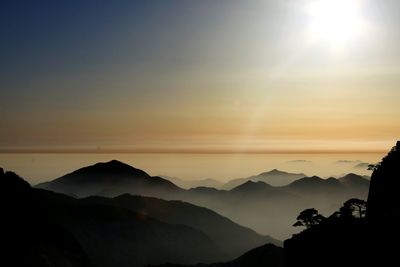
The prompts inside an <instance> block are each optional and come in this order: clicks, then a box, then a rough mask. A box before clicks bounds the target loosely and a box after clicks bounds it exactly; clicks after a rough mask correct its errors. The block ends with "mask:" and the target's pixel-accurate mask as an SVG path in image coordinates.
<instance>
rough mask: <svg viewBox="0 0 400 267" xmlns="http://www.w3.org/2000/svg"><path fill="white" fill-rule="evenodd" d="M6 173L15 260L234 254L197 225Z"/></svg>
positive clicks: (85, 262)
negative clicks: (53, 188) (48, 187)
mask: <svg viewBox="0 0 400 267" xmlns="http://www.w3.org/2000/svg"><path fill="white" fill-rule="evenodd" d="M0 176H1V177H0V183H1V187H0V190H1V198H2V202H1V203H2V205H3V206H4V207H2V208H3V209H2V210H3V213H2V214H3V220H2V221H3V222H2V227H1V230H0V231H1V234H2V241H3V242H6V244H7V246H6V248H5V251H6V252H7V253H6V255H7V257H10V258H11V259H10V260H12V261H9V262H13V263H15V266H45V267H46V266H66V267H67V266H78V267H80V266H82V267H83V266H85V267H86V266H93V267H109V266H119V267H125V266H126V267H128V266H144V265H146V264H161V263H164V262H168V261H173V262H178V263H182V264H194V263H197V262H215V261H222V260H227V259H230V258H231V257H229V256H228V255H226V254H225V253H224V252H223V251H222V250H221V249H220V248H219V246H218V245H216V244H215V242H213V241H212V240H211V239H210V238H209V237H208V236H207V235H206V234H205V233H203V232H202V231H200V230H197V229H195V228H193V227H190V226H187V225H183V224H181V223H179V224H172V223H167V222H162V221H160V220H157V219H155V218H152V217H150V216H148V215H145V214H143V213H139V212H135V211H132V210H129V209H126V208H123V207H119V206H116V205H113V204H112V203H110V204H107V203H106V202H104V203H88V202H87V201H86V200H82V199H76V198H73V197H69V196H67V195H63V194H60V193H54V192H51V191H47V190H43V189H34V188H31V187H30V185H29V184H28V183H26V182H25V181H24V180H23V179H22V178H20V177H18V176H17V175H15V174H13V173H9V172H7V173H4V172H3V171H1V174H0ZM110 202H112V200H110ZM5 203H6V205H4V204H5ZM215 216H217V215H215ZM5 218H7V219H5ZM221 220H222V219H221ZM232 225H234V224H233V223H232ZM232 225H231V227H234V226H232ZM235 226H236V230H237V229H239V230H237V231H238V232H240V231H242V232H244V234H243V235H242V237H244V236H246V234H248V235H249V236H250V235H251V234H253V238H255V239H256V238H257V237H258V238H260V239H261V240H264V239H263V238H262V237H261V236H258V235H257V234H255V233H254V232H252V231H250V230H246V229H244V228H241V227H240V226H237V225H235ZM246 231H247V232H246Z"/></svg>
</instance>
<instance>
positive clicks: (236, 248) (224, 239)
mask: <svg viewBox="0 0 400 267" xmlns="http://www.w3.org/2000/svg"><path fill="white" fill-rule="evenodd" d="M82 202H83V203H90V204H92V205H95V204H103V205H112V206H115V207H120V208H125V209H128V210H131V211H134V212H137V213H139V214H143V215H144V216H150V217H152V218H156V219H157V220H160V221H163V222H167V223H170V224H180V225H186V226H189V227H192V228H194V229H197V230H200V231H201V232H203V233H204V234H206V235H207V236H208V237H209V238H210V239H211V240H212V241H213V242H214V243H215V244H216V245H217V246H218V247H219V248H220V249H221V250H222V251H223V252H224V254H225V255H227V258H226V259H233V258H235V257H238V256H239V255H241V254H243V253H244V252H246V251H248V250H250V249H251V248H254V247H257V246H260V245H262V244H266V243H273V244H276V245H281V242H280V241H277V240H275V239H273V238H271V237H268V236H261V235H259V234H257V233H256V232H254V231H253V230H251V229H249V228H245V227H243V226H240V225H238V224H236V223H234V222H233V221H231V220H229V219H227V218H225V217H223V216H221V215H219V214H218V213H216V212H214V211H212V210H210V209H206V208H202V207H198V206H195V205H192V204H190V203H186V202H182V201H166V200H162V199H157V198H151V197H141V196H132V195H129V194H125V195H121V196H118V197H115V198H113V199H108V198H103V197H89V198H86V199H82Z"/></svg>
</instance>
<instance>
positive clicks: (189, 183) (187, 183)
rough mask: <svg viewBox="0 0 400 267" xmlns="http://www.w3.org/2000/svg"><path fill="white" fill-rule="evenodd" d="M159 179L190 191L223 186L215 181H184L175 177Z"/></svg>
mask: <svg viewBox="0 0 400 267" xmlns="http://www.w3.org/2000/svg"><path fill="white" fill-rule="evenodd" d="M161 177H162V178H164V179H167V180H168V181H170V182H172V183H174V184H176V185H177V186H179V187H181V188H185V189H190V188H195V187H214V188H220V187H221V186H222V185H223V183H222V182H220V181H218V180H215V179H200V180H184V179H180V178H177V177H169V176H161Z"/></svg>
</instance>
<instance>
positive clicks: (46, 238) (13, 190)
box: [0, 168, 93, 267]
mask: <svg viewBox="0 0 400 267" xmlns="http://www.w3.org/2000/svg"><path fill="white" fill-rule="evenodd" d="M0 200H1V202H0V203H1V210H2V220H1V227H0V235H1V240H2V243H3V245H4V246H3V248H2V257H1V262H2V264H5V265H11V266H21V267H28V266H29V267H51V266H60V267H69V266H76V267H92V266H93V265H92V264H91V262H90V259H89V257H88V255H87V254H86V253H85V251H84V250H83V249H82V247H81V246H80V244H79V242H78V241H77V240H76V238H75V237H74V236H73V235H72V234H71V233H70V232H68V231H67V230H66V229H65V228H64V227H63V226H62V225H61V224H59V222H57V220H55V219H54V218H53V217H52V216H51V214H49V212H48V211H47V210H46V208H45V207H42V206H41V205H40V204H39V202H38V201H37V199H36V197H35V194H34V192H33V190H32V188H31V187H30V185H29V184H28V183H27V182H25V181H24V180H23V179H22V178H21V177H19V176H18V175H16V174H15V173H12V172H4V171H3V169H1V168H0Z"/></svg>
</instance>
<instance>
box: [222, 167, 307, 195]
mask: <svg viewBox="0 0 400 267" xmlns="http://www.w3.org/2000/svg"><path fill="white" fill-rule="evenodd" d="M306 176H307V175H305V174H304V173H288V172H283V171H279V170H277V169H274V170H271V171H269V172H263V173H260V174H259V175H255V176H251V177H248V178H239V179H234V180H231V181H229V182H227V183H226V184H224V185H223V186H222V188H223V189H228V190H229V189H232V188H234V187H237V186H238V185H241V184H243V183H245V182H246V181H253V182H258V181H261V182H265V183H267V184H270V185H272V186H283V185H287V184H289V183H291V182H293V181H295V180H297V179H300V178H303V177H306Z"/></svg>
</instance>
